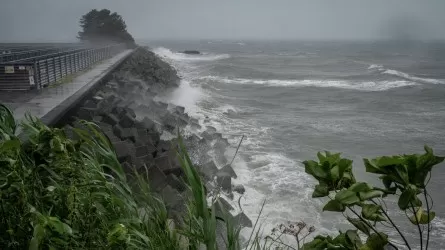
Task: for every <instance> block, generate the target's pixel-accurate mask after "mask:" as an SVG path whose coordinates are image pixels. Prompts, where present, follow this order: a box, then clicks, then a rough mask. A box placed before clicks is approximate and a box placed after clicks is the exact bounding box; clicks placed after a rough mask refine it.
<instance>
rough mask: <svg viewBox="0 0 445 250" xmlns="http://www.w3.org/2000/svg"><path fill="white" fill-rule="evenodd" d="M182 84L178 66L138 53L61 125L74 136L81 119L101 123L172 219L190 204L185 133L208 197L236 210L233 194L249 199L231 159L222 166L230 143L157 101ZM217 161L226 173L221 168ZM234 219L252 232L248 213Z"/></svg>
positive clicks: (126, 166) (181, 111) (145, 52)
mask: <svg viewBox="0 0 445 250" xmlns="http://www.w3.org/2000/svg"><path fill="white" fill-rule="evenodd" d="M179 84H180V78H179V77H178V74H177V72H176V70H175V69H174V68H173V67H172V66H170V65H169V64H168V63H166V62H164V61H163V60H161V59H160V58H158V57H157V56H156V55H155V54H154V53H153V52H151V51H149V50H148V49H145V48H138V49H137V50H136V51H135V52H134V53H133V54H132V55H131V56H130V58H128V59H127V60H126V61H125V62H124V63H123V64H122V65H121V66H120V67H119V68H118V69H116V71H115V72H113V74H112V76H111V77H110V80H109V81H108V82H106V83H105V84H103V85H102V86H100V87H99V88H97V91H96V92H95V93H93V94H92V95H90V97H88V98H87V99H86V100H84V101H83V103H81V105H79V106H78V107H77V108H76V110H74V111H73V112H72V114H73V115H72V116H70V117H69V118H68V119H65V120H64V121H63V122H62V124H61V125H62V126H64V129H65V130H66V132H67V133H68V134H70V131H71V130H72V128H73V127H76V126H78V122H77V121H78V120H79V119H81V120H88V121H93V122H95V123H96V124H97V125H98V126H99V127H100V128H101V129H102V130H103V131H104V133H105V134H106V135H107V136H108V138H109V139H110V141H111V142H112V144H113V146H114V147H115V150H116V154H117V156H118V159H119V161H120V162H121V164H122V166H123V168H124V170H125V171H126V172H127V173H130V172H131V171H132V169H133V168H135V169H136V170H145V169H148V176H149V181H150V185H151V187H152V190H153V191H155V192H156V193H157V194H159V196H160V197H162V198H163V199H164V201H165V204H166V206H167V210H168V213H169V216H170V217H171V218H172V219H177V218H179V217H180V215H181V214H182V213H184V212H185V204H186V202H185V200H186V198H187V190H186V186H185V185H184V183H183V180H182V179H183V177H184V175H183V172H182V169H181V166H180V163H179V161H178V159H177V155H176V149H177V146H178V145H177V139H176V133H177V131H178V130H179V131H181V133H182V134H183V136H184V140H185V145H186V147H187V149H188V150H189V154H190V156H191V158H192V161H193V162H194V164H195V166H196V167H197V169H198V171H199V172H200V173H201V176H202V180H203V182H205V185H206V187H207V191H208V195H209V196H210V195H212V194H224V197H227V198H223V197H220V198H219V201H220V202H218V203H217V211H218V209H219V210H221V209H225V210H228V211H230V210H234V208H233V207H232V206H231V205H230V202H228V201H227V199H233V193H232V191H233V192H238V193H241V194H242V193H244V188H243V187H242V186H236V187H234V186H233V185H232V178H236V173H235V171H234V170H233V169H232V167H231V166H230V164H229V161H228V160H227V159H222V160H221V158H225V156H224V152H225V150H226V148H227V147H229V146H231V145H229V143H228V141H227V139H226V138H224V137H223V135H222V134H221V133H218V132H217V131H216V129H215V128H213V127H205V126H204V124H200V122H199V121H198V120H197V119H195V118H193V117H190V116H189V115H188V114H187V113H185V109H184V107H182V106H177V105H173V104H171V103H166V102H162V101H159V100H157V96H159V95H162V94H164V93H166V92H168V91H171V90H172V89H174V88H176V87H178V86H179ZM232 146H233V145H232ZM215 155H216V156H215ZM215 157H217V158H218V161H217V162H218V163H219V165H220V167H218V166H217V164H215V161H214V160H215V159H214V158H215ZM221 162H223V163H224V164H223V165H222V166H221ZM221 204H222V205H221ZM221 206H222V207H221ZM233 218H234V220H235V222H236V223H238V225H240V226H242V227H251V226H252V222H251V221H250V220H249V218H247V216H246V215H245V214H244V213H242V212H241V213H238V214H236V215H233Z"/></svg>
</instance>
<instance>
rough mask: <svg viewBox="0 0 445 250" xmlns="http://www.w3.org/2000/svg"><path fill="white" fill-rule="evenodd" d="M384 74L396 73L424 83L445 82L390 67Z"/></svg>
mask: <svg viewBox="0 0 445 250" xmlns="http://www.w3.org/2000/svg"><path fill="white" fill-rule="evenodd" d="M382 73H383V74H388V75H395V76H398V77H401V78H404V79H407V80H411V81H417V82H422V83H431V84H445V82H443V81H441V80H438V79H431V78H422V77H417V76H412V75H409V74H407V73H404V72H401V71H397V70H393V69H388V70H385V71H383V72H382Z"/></svg>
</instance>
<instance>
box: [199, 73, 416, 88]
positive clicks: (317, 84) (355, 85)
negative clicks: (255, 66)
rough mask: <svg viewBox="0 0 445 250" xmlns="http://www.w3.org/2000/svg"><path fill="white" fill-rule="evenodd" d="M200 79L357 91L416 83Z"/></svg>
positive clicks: (210, 77) (208, 77)
mask: <svg viewBox="0 0 445 250" xmlns="http://www.w3.org/2000/svg"><path fill="white" fill-rule="evenodd" d="M200 80H210V81H217V82H224V83H228V84H260V85H267V86H280V87H288V86H291V87H322V88H342V89H352V90H359V91H385V90H389V89H393V88H400V87H406V86H414V85H417V83H415V82H412V81H405V80H400V81H367V82H352V81H342V80H276V79H271V80H261V79H245V78H227V77H218V76H204V77H201V78H200Z"/></svg>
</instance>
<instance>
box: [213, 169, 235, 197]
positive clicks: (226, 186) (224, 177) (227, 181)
mask: <svg viewBox="0 0 445 250" xmlns="http://www.w3.org/2000/svg"><path fill="white" fill-rule="evenodd" d="M216 183H218V186H220V187H221V188H222V190H224V191H226V192H229V193H230V192H231V191H232V177H231V176H230V175H229V174H227V173H224V172H222V173H220V172H218V173H217V174H216Z"/></svg>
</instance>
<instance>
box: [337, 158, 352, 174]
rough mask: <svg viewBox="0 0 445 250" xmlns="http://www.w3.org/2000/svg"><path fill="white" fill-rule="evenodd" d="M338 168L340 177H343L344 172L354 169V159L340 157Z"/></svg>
mask: <svg viewBox="0 0 445 250" xmlns="http://www.w3.org/2000/svg"><path fill="white" fill-rule="evenodd" d="M338 169H339V175H340V178H342V177H343V173H344V172H347V171H350V170H351V169H352V161H351V160H349V159H340V161H338Z"/></svg>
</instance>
